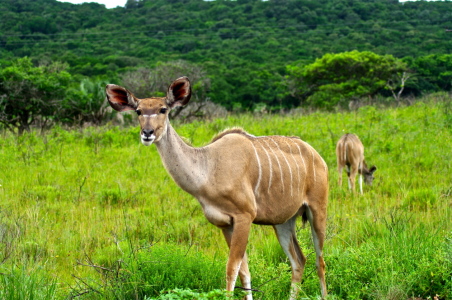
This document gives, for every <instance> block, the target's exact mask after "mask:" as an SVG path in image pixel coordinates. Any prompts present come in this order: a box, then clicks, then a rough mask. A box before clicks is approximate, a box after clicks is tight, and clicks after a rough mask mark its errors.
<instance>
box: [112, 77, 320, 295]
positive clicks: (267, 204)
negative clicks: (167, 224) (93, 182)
mask: <svg viewBox="0 0 452 300" xmlns="http://www.w3.org/2000/svg"><path fill="white" fill-rule="evenodd" d="M106 92H107V97H108V101H109V102H110V103H111V105H112V107H113V108H115V109H117V110H120V111H124V110H136V111H138V112H139V113H140V115H139V117H138V119H139V122H140V127H141V131H140V137H141V141H142V143H143V144H144V145H147V146H148V145H151V144H152V143H154V144H155V145H156V147H157V150H158V152H159V154H160V157H161V159H162V162H163V165H164V166H165V168H166V170H167V171H168V173H169V174H170V175H171V177H172V178H173V179H174V181H175V182H176V183H177V184H178V185H179V186H180V187H181V188H182V189H183V190H185V191H186V192H188V193H190V194H191V195H193V196H194V197H195V198H196V199H197V200H198V201H199V203H200V205H201V207H202V210H203V212H204V216H205V217H206V218H207V220H208V221H209V222H210V223H212V224H214V225H215V226H217V227H219V228H220V229H221V230H222V232H223V235H224V237H225V239H226V243H227V245H228V246H229V248H230V251H229V258H228V262H227V265H226V290H227V291H231V292H232V291H234V288H235V283H236V280H237V276H239V277H240V279H241V281H242V284H243V286H244V288H245V290H247V291H249V293H248V294H247V295H246V299H247V300H251V299H252V294H251V276H250V272H249V268H248V259H247V255H246V246H247V244H248V236H249V232H250V229H251V224H252V223H254V224H264V225H271V226H273V228H274V230H275V232H276V235H277V237H278V240H279V242H280V244H281V246H282V248H283V250H284V252H285V253H286V255H287V256H288V257H289V261H290V264H291V267H292V292H291V297H290V299H296V298H297V293H298V290H299V283H300V281H301V278H302V275H303V270H304V266H305V262H306V257H305V256H304V255H303V253H302V251H301V248H300V246H299V244H298V241H297V235H296V231H295V226H296V219H297V218H298V217H300V216H301V217H302V219H304V220H308V221H309V222H310V224H311V233H312V237H313V240H314V248H315V251H316V266H317V274H318V277H319V281H320V287H321V293H322V297H323V298H325V297H326V295H327V290H326V283H325V262H324V259H323V252H322V251H323V244H324V240H325V234H326V219H327V203H328V168H327V165H326V164H325V161H324V160H323V159H322V157H321V156H320V155H319V154H318V153H317V151H315V150H314V148H312V147H311V146H310V145H309V144H307V143H306V142H303V141H302V140H301V139H299V138H294V137H284V136H276V135H275V136H261V137H256V136H253V135H250V134H248V133H246V131H244V130H243V129H241V128H232V129H228V130H225V131H223V132H221V133H219V134H218V135H217V136H215V137H214V138H213V139H212V142H211V143H210V144H208V145H206V146H205V147H200V148H194V147H192V146H190V145H187V144H186V143H184V142H183V140H182V138H181V137H180V136H179V135H178V134H177V133H176V131H175V130H174V129H173V127H172V126H171V124H170V122H169V119H168V111H166V110H165V109H163V112H162V108H168V110H169V109H171V108H174V107H175V106H178V105H183V104H184V103H186V102H187V101H188V100H187V99H189V98H190V82H189V81H188V79H187V78H185V77H181V78H178V79H176V80H175V82H173V84H171V86H170V87H169V88H168V93H167V97H165V98H145V99H137V98H135V97H134V96H133V95H132V94H131V93H130V92H129V91H127V90H126V89H124V88H121V87H118V86H115V85H108V86H107V90H106ZM150 171H152V170H150Z"/></svg>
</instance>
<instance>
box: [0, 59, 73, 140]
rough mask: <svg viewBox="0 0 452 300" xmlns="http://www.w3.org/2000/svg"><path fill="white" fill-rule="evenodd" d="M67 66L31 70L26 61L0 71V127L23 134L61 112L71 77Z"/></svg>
mask: <svg viewBox="0 0 452 300" xmlns="http://www.w3.org/2000/svg"><path fill="white" fill-rule="evenodd" d="M65 69H66V65H65V64H62V63H58V62H56V63H52V64H49V65H45V66H38V67H35V66H33V63H32V62H31V60H30V59H29V58H27V57H25V58H20V59H17V60H16V61H14V62H13V63H12V65H11V66H9V67H4V68H1V69H0V123H1V124H3V125H4V126H5V127H6V128H7V129H9V130H11V131H12V132H15V131H16V130H17V132H18V133H19V134H22V133H23V132H24V131H29V130H30V125H31V124H32V123H34V122H36V121H37V120H38V119H39V120H40V121H42V124H46V123H47V122H48V121H49V120H50V119H52V118H55V117H56V116H58V112H59V111H61V110H62V109H63V107H62V105H61V104H62V100H63V99H64V96H65V92H66V87H67V86H68V84H69V82H70V81H71V75H70V74H69V73H68V72H66V71H65Z"/></svg>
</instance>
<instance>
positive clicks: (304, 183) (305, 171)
mask: <svg viewBox="0 0 452 300" xmlns="http://www.w3.org/2000/svg"><path fill="white" fill-rule="evenodd" d="M295 145H297V148H298V152H299V153H300V157H301V161H302V162H303V167H304V176H305V178H306V176H307V175H308V173H307V170H306V163H305V162H304V158H303V154H302V153H301V149H300V145H298V144H297V143H295ZM305 185H306V180H303V190H304V187H305Z"/></svg>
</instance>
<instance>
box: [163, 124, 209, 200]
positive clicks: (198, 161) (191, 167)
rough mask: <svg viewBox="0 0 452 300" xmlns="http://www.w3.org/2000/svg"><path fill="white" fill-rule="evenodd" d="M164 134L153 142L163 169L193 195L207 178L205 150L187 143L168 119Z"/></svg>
mask: <svg viewBox="0 0 452 300" xmlns="http://www.w3.org/2000/svg"><path fill="white" fill-rule="evenodd" d="M166 126H167V128H166V132H165V133H164V136H163V137H162V138H161V139H160V140H159V141H158V142H156V143H155V145H156V146H157V150H158V152H159V154H160V157H161V159H162V161H163V164H164V166H165V169H166V170H167V171H168V173H169V174H170V175H171V177H172V178H173V179H174V181H175V182H176V183H177V184H178V185H179V186H180V187H181V188H182V189H183V190H185V191H186V192H188V193H190V194H192V195H194V193H195V192H196V191H199V189H200V188H201V187H202V186H204V185H205V183H206V182H207V180H208V176H207V174H208V170H207V168H208V167H207V159H206V150H205V149H204V148H194V147H192V146H190V145H187V144H186V143H185V142H184V141H183V140H182V138H181V137H180V136H179V135H178V134H177V132H176V131H175V130H174V128H173V127H172V126H171V124H170V123H169V121H168V122H167V125H166Z"/></svg>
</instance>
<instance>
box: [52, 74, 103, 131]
mask: <svg viewBox="0 0 452 300" xmlns="http://www.w3.org/2000/svg"><path fill="white" fill-rule="evenodd" d="M108 83H109V81H108V80H106V79H101V78H87V77H85V78H82V79H81V80H80V83H79V84H78V85H77V86H74V87H71V88H69V89H68V91H67V94H66V98H65V100H64V103H63V106H64V111H63V112H62V114H61V118H60V121H62V122H64V123H70V124H71V123H79V124H83V123H85V122H88V123H92V124H96V125H100V124H101V123H102V121H104V120H105V119H106V117H107V115H108V112H109V105H108V102H107V99H106V98H105V86H106V85H107V84H108Z"/></svg>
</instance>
